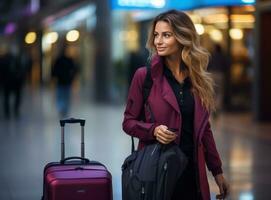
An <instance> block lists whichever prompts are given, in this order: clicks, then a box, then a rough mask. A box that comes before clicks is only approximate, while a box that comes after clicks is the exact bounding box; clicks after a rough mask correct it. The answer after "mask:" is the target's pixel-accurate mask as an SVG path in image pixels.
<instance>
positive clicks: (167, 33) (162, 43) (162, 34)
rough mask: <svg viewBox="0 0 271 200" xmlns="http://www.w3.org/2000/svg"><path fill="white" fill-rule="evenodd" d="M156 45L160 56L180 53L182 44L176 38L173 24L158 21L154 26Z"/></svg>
mask: <svg viewBox="0 0 271 200" xmlns="http://www.w3.org/2000/svg"><path fill="white" fill-rule="evenodd" d="M153 34H154V46H155V47H156V51H157V54H158V55H159V56H171V55H175V54H180V45H179V43H178V41H177V40H176V38H175V35H174V33H173V30H172V28H171V26H170V25H169V24H168V23H167V22H164V21H158V22H157V23H156V25H155V28H154V33H153Z"/></svg>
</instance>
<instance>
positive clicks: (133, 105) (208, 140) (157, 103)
mask: <svg viewBox="0 0 271 200" xmlns="http://www.w3.org/2000/svg"><path fill="white" fill-rule="evenodd" d="M146 73H147V70H146V68H145V67H142V68H139V69H138V70H137V71H136V73H135V75H134V78H133V81H132V84H131V87H130V89H129V95H128V99H127V105H126V110H125V112H124V120H123V124H122V125H123V130H124V131H125V132H126V133H127V134H129V135H132V136H135V137H137V138H139V146H138V148H139V149H141V148H142V147H143V146H144V145H146V144H149V143H151V142H153V141H154V140H155V137H154V135H153V132H154V128H155V127H156V126H159V125H166V126H168V127H169V128H176V129H178V130H179V131H178V133H179V134H178V136H177V139H176V141H175V142H176V143H177V144H179V141H180V132H181V131H180V130H181V122H182V120H181V112H180V108H179V105H178V102H177V100H176V97H175V95H174V92H173V90H172V89H171V87H170V85H169V83H168V81H167V79H166V77H165V76H163V64H162V61H161V58H160V57H159V56H156V57H154V58H153V60H152V63H151V75H152V79H153V85H152V89H151V92H150V95H149V98H148V104H149V106H150V108H151V110H152V113H153V115H154V119H155V123H151V115H150V112H149V110H148V109H145V115H146V122H142V121H139V120H138V118H139V115H140V112H141V109H142V106H143V105H142V104H143V97H142V87H143V82H144V79H145V76H146ZM194 98H195V114H194V140H195V154H196V160H195V162H196V163H197V169H198V178H199V183H200V190H201V195H202V199H203V200H209V199H210V190H209V184H208V180H207V175H206V167H205V164H207V167H208V169H209V170H210V171H211V172H212V174H213V175H214V176H215V175H217V174H220V173H222V168H221V165H222V164H221V160H220V157H219V155H218V152H217V149H216V145H215V142H214V138H213V134H212V131H211V128H210V123H209V113H208V112H207V110H206V109H205V108H204V107H203V105H202V103H201V100H200V98H199V97H198V96H196V95H194Z"/></svg>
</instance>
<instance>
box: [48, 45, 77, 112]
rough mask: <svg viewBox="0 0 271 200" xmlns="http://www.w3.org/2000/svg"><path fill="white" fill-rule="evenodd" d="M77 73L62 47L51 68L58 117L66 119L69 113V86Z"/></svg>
mask: <svg viewBox="0 0 271 200" xmlns="http://www.w3.org/2000/svg"><path fill="white" fill-rule="evenodd" d="M77 72H78V67H77V66H76V64H75V62H74V60H73V59H72V58H71V57H70V56H69V55H68V53H67V46H66V45H63V48H62V49H61V50H60V53H59V55H58V57H57V58H56V60H55V62H54V64H53V67H52V78H53V79H54V80H55V82H56V107H57V110H58V112H59V115H60V117H66V116H67V115H68V112H69V107H70V98H71V86H72V83H73V81H74V79H75V76H76V74H77Z"/></svg>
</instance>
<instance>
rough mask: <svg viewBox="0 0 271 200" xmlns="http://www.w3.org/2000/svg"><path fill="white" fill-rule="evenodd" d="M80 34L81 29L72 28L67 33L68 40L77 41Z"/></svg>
mask: <svg viewBox="0 0 271 200" xmlns="http://www.w3.org/2000/svg"><path fill="white" fill-rule="evenodd" d="M79 36H80V33H79V31H77V30H71V31H69V32H68V33H67V35H66V40H67V41H69V42H75V41H76V40H78V38H79Z"/></svg>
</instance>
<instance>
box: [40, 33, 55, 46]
mask: <svg viewBox="0 0 271 200" xmlns="http://www.w3.org/2000/svg"><path fill="white" fill-rule="evenodd" d="M43 39H44V42H45V43H48V44H53V43H55V42H56V41H57V39H58V33H57V32H50V33H46V34H45V35H44V38H43Z"/></svg>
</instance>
